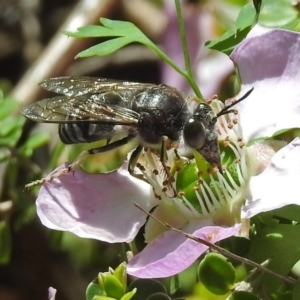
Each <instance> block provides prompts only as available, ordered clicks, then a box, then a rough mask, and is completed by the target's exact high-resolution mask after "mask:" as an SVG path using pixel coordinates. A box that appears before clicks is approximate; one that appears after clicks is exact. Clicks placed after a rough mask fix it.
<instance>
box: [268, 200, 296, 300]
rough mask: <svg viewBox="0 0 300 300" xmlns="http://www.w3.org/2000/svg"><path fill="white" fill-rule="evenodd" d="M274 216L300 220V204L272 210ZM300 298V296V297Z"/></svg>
mask: <svg viewBox="0 0 300 300" xmlns="http://www.w3.org/2000/svg"><path fill="white" fill-rule="evenodd" d="M272 213H273V215H274V216H278V217H281V218H285V219H287V220H290V221H296V222H300V206H299V205H287V206H284V207H282V208H279V209H275V210H273V211H272ZM299 299H300V298H299Z"/></svg>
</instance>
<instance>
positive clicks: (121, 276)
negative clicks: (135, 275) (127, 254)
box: [113, 262, 127, 293]
mask: <svg viewBox="0 0 300 300" xmlns="http://www.w3.org/2000/svg"><path fill="white" fill-rule="evenodd" d="M113 275H114V276H115V277H116V278H117V279H118V280H119V282H120V283H121V285H122V286H123V293H125V291H126V289H127V272H126V262H123V263H121V264H120V265H119V266H117V267H116V268H115V270H114V273H113Z"/></svg>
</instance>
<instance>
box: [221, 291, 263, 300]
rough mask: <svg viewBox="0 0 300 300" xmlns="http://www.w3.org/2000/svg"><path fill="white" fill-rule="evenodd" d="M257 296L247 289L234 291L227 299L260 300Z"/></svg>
mask: <svg viewBox="0 0 300 300" xmlns="http://www.w3.org/2000/svg"><path fill="white" fill-rule="evenodd" d="M259 299H260V298H258V297H257V296H255V295H254V294H252V293H248V292H245V291H237V292H233V293H232V294H231V295H230V296H229V297H228V298H227V299H226V300H259Z"/></svg>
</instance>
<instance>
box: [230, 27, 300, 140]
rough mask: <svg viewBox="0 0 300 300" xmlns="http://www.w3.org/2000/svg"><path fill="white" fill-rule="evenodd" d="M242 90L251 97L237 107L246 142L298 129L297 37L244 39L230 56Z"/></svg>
mask: <svg viewBox="0 0 300 300" xmlns="http://www.w3.org/2000/svg"><path fill="white" fill-rule="evenodd" d="M231 58H232V60H233V61H234V62H235V64H236V65H237V67H238V69H239V74H240V77H241V82H242V84H243V85H242V90H241V93H240V94H239V96H237V98H239V97H240V96H241V95H243V94H245V93H246V91H248V90H250V89H251V88H252V87H254V91H253V92H252V94H251V95H250V96H249V97H248V98H246V99H245V100H244V101H242V102H241V103H240V104H237V109H238V111H239V114H240V117H241V119H240V124H241V126H242V129H243V136H244V139H245V140H246V141H249V140H251V139H253V138H256V137H265V136H272V135H273V134H274V133H275V132H276V131H279V130H281V129H286V128H293V127H300V89H299V88H297V87H298V86H299V82H300V67H299V66H300V34H299V33H296V32H291V31H286V30H273V31H270V32H268V33H266V34H263V35H260V36H257V37H253V38H249V39H246V40H245V41H244V42H242V43H241V44H240V45H238V46H237V47H236V49H235V50H234V52H233V53H232V55H231Z"/></svg>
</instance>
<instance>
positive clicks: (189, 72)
mask: <svg viewBox="0 0 300 300" xmlns="http://www.w3.org/2000/svg"><path fill="white" fill-rule="evenodd" d="M175 6H176V12H177V19H178V25H179V31H180V38H181V44H182V51H183V55H184V64H185V70H186V71H185V74H186V76H185V78H186V79H187V80H188V82H189V83H190V85H191V87H192V89H193V90H194V92H195V94H196V96H197V97H198V98H200V99H201V100H203V95H202V93H201V91H200V89H199V87H198V85H197V83H196V81H195V79H194V76H193V73H192V68H191V62H190V55H189V50H188V44H187V39H186V31H185V27H184V20H183V17H182V11H181V5H180V1H179V0H175Z"/></svg>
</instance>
